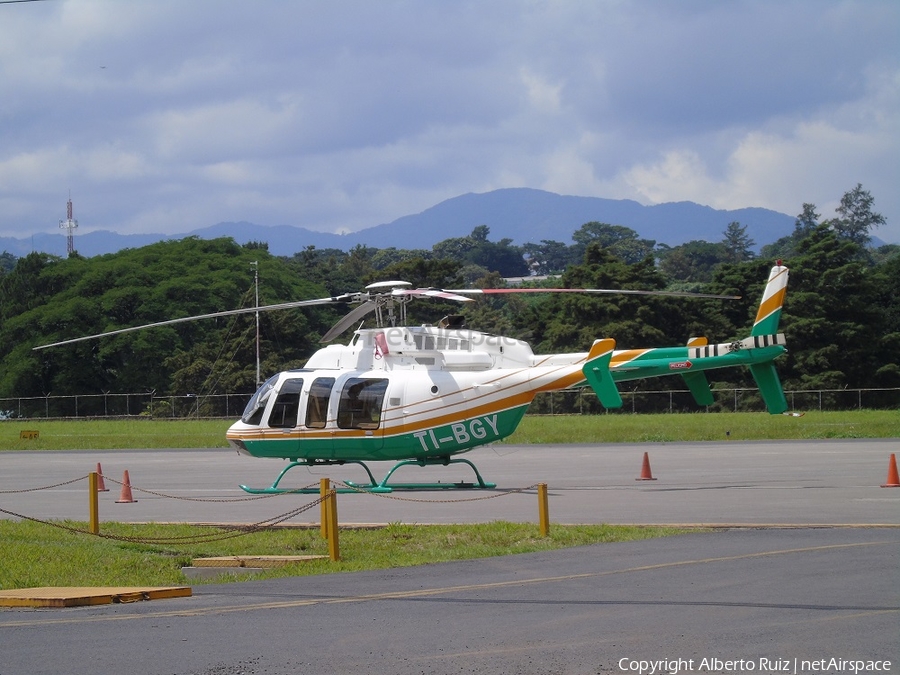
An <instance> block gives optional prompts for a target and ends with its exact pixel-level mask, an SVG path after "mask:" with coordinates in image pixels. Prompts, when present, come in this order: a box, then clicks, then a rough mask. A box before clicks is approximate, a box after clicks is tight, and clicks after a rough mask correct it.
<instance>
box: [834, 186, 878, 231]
mask: <svg viewBox="0 0 900 675" xmlns="http://www.w3.org/2000/svg"><path fill="white" fill-rule="evenodd" d="M874 203H875V199H874V198H873V197H872V195H871V193H870V192H869V191H868V190H863V186H862V183H857V184H856V187H855V188H853V189H852V190H850V191H849V192H845V193H844V196H843V197H841V204H840V206H838V207H837V209H835V211H836V212H837V214H838V216H839V217H838V218H835V219H833V220H831V221H829V222H830V224H831V227H832V228H833V229H834V231H835V232H837V233H838V235H839V236H841V237H843V238H844V239H849V240H850V241H852V242H853V243H855V244H859V245H860V246H865V245H866V244H868V243H869V241H870V240H871V238H872V237H871V236H870V231H871V230H872V228H875V227H878V226H879V225H884V224H885V223H886V222H887V221H886V220H885V218H884V216H882V215H881V214H880V213H876V212H875V211H873V210H872V206H873V205H874Z"/></svg>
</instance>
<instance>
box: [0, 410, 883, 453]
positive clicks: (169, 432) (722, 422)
mask: <svg viewBox="0 0 900 675" xmlns="http://www.w3.org/2000/svg"><path fill="white" fill-rule="evenodd" d="M232 421H233V420H152V419H149V418H148V419H126V420H38V419H32V420H25V421H23V420H5V421H0V452H2V451H4V450H115V449H128V450H143V449H169V448H224V447H227V443H226V442H225V432H226V431H227V429H228V427H229V426H230V425H231V423H232ZM23 431H37V432H38V437H37V438H23V437H22V432H23ZM898 437H900V415H898V414H897V411H896V410H851V411H841V412H810V413H807V414H806V415H804V416H803V417H799V418H797V417H786V416H783V415H768V414H766V413H725V412H720V413H687V414H659V415H645V414H640V415H635V414H623V413H616V414H601V415H559V416H543V415H528V416H526V417H525V419H523V420H522V423H521V424H520V425H519V428H518V430H517V431H516V432H515V433H514V434H513V435H512V436H510V437H509V438H508V439H506V440H505V441H503V442H504V443H508V444H510V443H512V444H526V445H528V444H561V443H650V442H677V441H686V442H692V441H716V440H726V439H731V440H745V441H753V440H813V439H823V438H898Z"/></svg>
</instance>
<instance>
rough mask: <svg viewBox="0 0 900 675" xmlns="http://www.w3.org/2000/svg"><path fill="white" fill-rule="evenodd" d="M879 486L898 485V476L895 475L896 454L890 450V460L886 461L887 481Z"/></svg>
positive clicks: (899, 480) (899, 483) (899, 485)
mask: <svg viewBox="0 0 900 675" xmlns="http://www.w3.org/2000/svg"><path fill="white" fill-rule="evenodd" d="M881 487H900V476H898V475H897V456H896V455H895V454H894V453H893V452H892V453H891V461H890V462H888V477H887V483H885V484H884V485H882V486H881Z"/></svg>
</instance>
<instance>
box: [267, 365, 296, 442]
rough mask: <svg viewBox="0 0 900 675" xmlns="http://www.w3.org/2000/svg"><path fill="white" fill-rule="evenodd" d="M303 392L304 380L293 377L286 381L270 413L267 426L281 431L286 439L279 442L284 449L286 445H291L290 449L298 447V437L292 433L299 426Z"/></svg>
mask: <svg viewBox="0 0 900 675" xmlns="http://www.w3.org/2000/svg"><path fill="white" fill-rule="evenodd" d="M302 391H303V379H302V378H299V377H292V378H290V379H287V380H284V382H282V383H281V386H280V387H279V388H278V396H277V397H276V398H275V401H274V403H273V404H272V410H271V411H270V412H269V418H268V422H267V425H268V427H269V428H270V429H281V430H282V431H283V432H284V435H285V438H284V439H282V440H281V441H279V444H280V445H281V447H282V448H285V444H287V445H290V446H291V448H290V449H295V448H296V446H297V445H298V439H297V437H296V435H293V436H291V432H293V431H294V429H296V427H297V424H298V416H299V413H300V392H302Z"/></svg>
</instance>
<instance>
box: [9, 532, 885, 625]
mask: <svg viewBox="0 0 900 675" xmlns="http://www.w3.org/2000/svg"><path fill="white" fill-rule="evenodd" d="M896 543H897V542H895V541H869V542H857V543H853V544H828V545H824V546H806V547H802V548H788V549H777V550H774V551H757V552H755V553H742V554H739V555H731V556H717V557H711V558H697V559H691V560H676V561H672V562H666V563H657V564H655V565H638V566H636V567H626V568H622V569H614V570H605V571H601V572H584V573H580V574H565V575H561V576H552V577H535V578H533V579H514V580H510V581H494V582H488V583H483V584H464V585H461V586H447V587H437V588H423V589H418V590H414V591H391V592H387V593H372V594H366V595H356V596H348V597H319V598H308V599H304V600H285V601H280V602H264V603H254V604H248V605H231V606H220V607H201V608H196V609H185V608H182V609H177V610H172V611H163V612H149V613H145V614H144V613H142V614H133V615H115V616H92V617H85V616H77V617H75V616H73V617H66V618H58V619H42V620H37V619H32V620H23V621H15V620H13V621H0V628H14V627H23V626H46V625H51V624H68V623H97V622H105V621H132V620H140V619H159V618H166V617H173V618H174V617H194V616H213V615H218V614H230V613H234V612H255V611H267V610H277V609H291V608H297V607H309V606H312V605H337V604H346V603H356V602H372V601H379V600H406V599H413V598H422V597H430V596H437V595H445V594H448V593H457V592H467V591H479V590H490V589H497V588H507V587H510V586H525V585H532V584H550V583H559V582H563V581H572V580H575V579H590V578H600V577H606V576H613V575H617V574H630V573H635V572H648V571H653V570H661V569H671V568H676V567H687V566H690V565H706V564H712V563H723V562H735V561H738V560H752V559H754V558H767V557H772V556H779V555H794V554H798V553H811V552H816V551H833V550H839V549H850V548H862V547H869V546H883V545H896ZM194 597H195V599H197V598H200V597H202V596H194ZM829 609H841V608H834V607H832V608H829ZM848 609H859V608H858V607H853V608H848ZM875 611H877V612H884V611H888V612H900V607H898V608H892V607H888V608H876V609H875Z"/></svg>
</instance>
